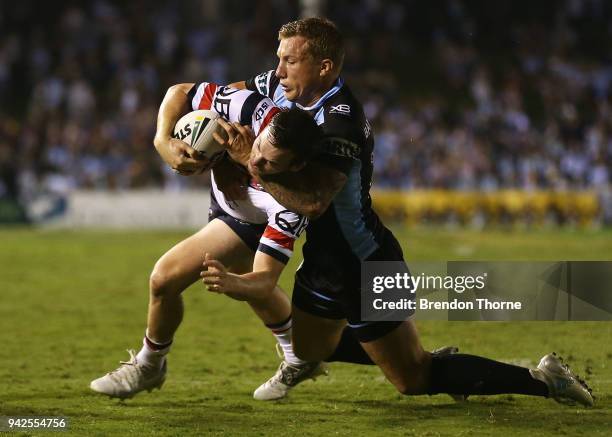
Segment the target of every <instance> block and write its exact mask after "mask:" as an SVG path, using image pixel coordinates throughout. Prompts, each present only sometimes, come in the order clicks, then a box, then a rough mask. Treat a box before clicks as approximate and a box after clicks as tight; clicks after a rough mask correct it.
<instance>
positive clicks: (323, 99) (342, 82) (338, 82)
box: [295, 77, 344, 111]
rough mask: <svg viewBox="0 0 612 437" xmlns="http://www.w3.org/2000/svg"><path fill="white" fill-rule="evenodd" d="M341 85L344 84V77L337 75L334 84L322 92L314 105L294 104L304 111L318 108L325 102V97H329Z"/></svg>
mask: <svg viewBox="0 0 612 437" xmlns="http://www.w3.org/2000/svg"><path fill="white" fill-rule="evenodd" d="M342 85H344V79H343V78H342V77H338V79H336V82H334V86H332V87H331V88H330V89H329V91H327V92H326V93H325V94H323V95H322V96H321V98H320V99H319V100H317V101H316V102H315V104H314V105H311V106H302V105H300V104H299V103H296V104H295V105H296V106H297V107H298V108H300V109H303V110H304V111H313V110H315V109H319V108H320V107H321V106H323V104H324V103H325V101H326V100H327V99H329V98H330V97H331V96H333V95H334V94H336V93H337V92H338V91H340V88H342Z"/></svg>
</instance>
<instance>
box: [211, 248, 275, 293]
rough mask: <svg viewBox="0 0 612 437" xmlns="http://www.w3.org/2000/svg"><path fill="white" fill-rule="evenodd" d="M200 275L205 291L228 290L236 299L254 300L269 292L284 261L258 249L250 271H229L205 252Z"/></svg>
mask: <svg viewBox="0 0 612 437" xmlns="http://www.w3.org/2000/svg"><path fill="white" fill-rule="evenodd" d="M202 267H203V270H202V272H200V277H201V278H202V282H203V283H204V285H205V286H207V287H208V291H212V292H213V293H222V294H227V295H228V296H229V297H231V298H233V299H236V300H247V301H248V300H257V299H261V298H264V297H266V296H267V295H268V294H269V293H272V291H273V290H274V287H275V286H276V283H277V282H278V278H279V277H280V274H281V272H282V271H283V269H284V268H285V264H283V263H281V262H280V261H278V260H276V259H275V258H273V257H271V256H270V255H267V254H265V253H263V252H259V251H257V252H256V253H255V259H254V261H253V271H252V272H249V273H245V274H243V275H237V274H235V273H231V272H229V271H228V270H227V268H226V267H225V266H224V265H223V264H222V263H221V262H220V261H218V260H214V259H212V258H210V255H209V254H206V256H205V261H204V263H203V264H202Z"/></svg>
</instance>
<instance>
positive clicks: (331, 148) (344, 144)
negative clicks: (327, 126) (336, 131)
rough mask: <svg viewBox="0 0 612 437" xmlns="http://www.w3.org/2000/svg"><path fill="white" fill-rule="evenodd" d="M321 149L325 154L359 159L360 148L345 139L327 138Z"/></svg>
mask: <svg viewBox="0 0 612 437" xmlns="http://www.w3.org/2000/svg"><path fill="white" fill-rule="evenodd" d="M321 147H322V149H323V153H328V154H330V155H336V156H344V157H347V158H353V159H359V151H360V148H359V146H358V145H357V144H355V143H353V142H351V141H347V140H345V139H343V138H327V139H326V140H324V141H323V142H322V144H321Z"/></svg>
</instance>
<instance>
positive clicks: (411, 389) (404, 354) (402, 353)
mask: <svg viewBox="0 0 612 437" xmlns="http://www.w3.org/2000/svg"><path fill="white" fill-rule="evenodd" d="M361 345H362V347H363V348H364V349H365V351H366V352H367V353H368V355H369V356H370V358H371V359H372V361H374V363H376V365H378V367H380V369H381V370H382V372H383V373H384V374H385V376H386V377H387V379H388V380H389V382H390V383H391V384H393V385H394V386H395V388H397V390H398V391H399V392H400V393H403V394H425V393H427V390H428V388H429V376H430V367H431V354H430V353H429V352H427V351H425V350H423V347H422V346H421V342H420V340H419V335H418V332H417V330H416V327H415V326H414V323H413V322H412V321H411V320H407V321H405V322H403V323H402V324H400V325H399V326H398V327H397V328H395V329H394V330H393V331H391V332H389V333H388V334H387V335H385V336H383V337H381V338H379V339H377V340H374V341H370V342H367V343H361Z"/></svg>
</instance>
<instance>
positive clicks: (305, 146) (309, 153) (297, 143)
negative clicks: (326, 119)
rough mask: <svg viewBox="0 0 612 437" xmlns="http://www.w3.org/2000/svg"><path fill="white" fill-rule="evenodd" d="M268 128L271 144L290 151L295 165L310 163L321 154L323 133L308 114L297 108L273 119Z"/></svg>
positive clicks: (283, 111) (285, 111)
mask: <svg viewBox="0 0 612 437" xmlns="http://www.w3.org/2000/svg"><path fill="white" fill-rule="evenodd" d="M268 126H269V129H270V132H269V136H268V138H269V140H270V143H272V145H274V146H275V147H278V148H280V149H286V150H290V151H291V152H292V153H293V156H294V158H293V162H294V163H302V162H308V160H309V159H310V158H312V157H313V156H314V155H316V154H318V153H319V143H320V140H321V138H322V136H323V132H322V131H321V128H320V127H319V126H318V125H317V122H316V121H315V120H314V118H312V116H311V115H310V114H309V113H308V112H306V111H303V110H302V109H299V108H297V107H293V108H291V109H284V110H282V111H280V112H279V113H278V114H276V115H275V116H274V118H272V120H271V121H270V124H269V125H268Z"/></svg>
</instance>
